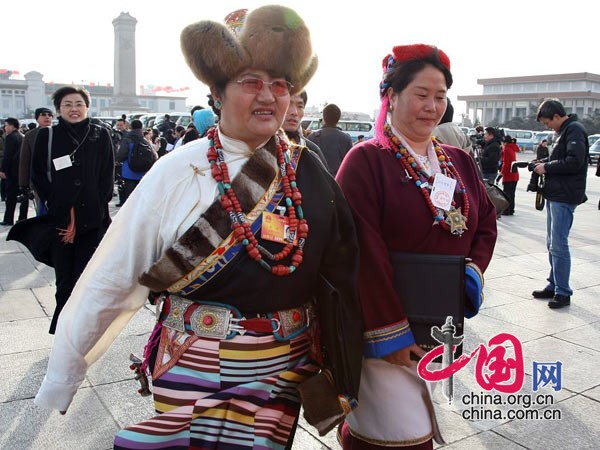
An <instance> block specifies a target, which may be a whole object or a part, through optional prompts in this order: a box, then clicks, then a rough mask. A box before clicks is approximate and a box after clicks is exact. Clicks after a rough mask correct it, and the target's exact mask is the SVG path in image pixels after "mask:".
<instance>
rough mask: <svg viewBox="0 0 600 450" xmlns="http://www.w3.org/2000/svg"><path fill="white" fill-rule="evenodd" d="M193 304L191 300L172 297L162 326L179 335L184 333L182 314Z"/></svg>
mask: <svg viewBox="0 0 600 450" xmlns="http://www.w3.org/2000/svg"><path fill="white" fill-rule="evenodd" d="M193 304H194V302H193V301H191V300H186V299H183V298H181V297H176V296H174V295H172V296H171V307H170V309H169V315H168V316H167V317H166V318H165V320H164V322H163V325H164V326H166V327H169V328H172V329H173V330H177V331H179V332H181V333H185V320H184V314H185V312H186V311H187V309H188V308H189V307H190V305H193Z"/></svg>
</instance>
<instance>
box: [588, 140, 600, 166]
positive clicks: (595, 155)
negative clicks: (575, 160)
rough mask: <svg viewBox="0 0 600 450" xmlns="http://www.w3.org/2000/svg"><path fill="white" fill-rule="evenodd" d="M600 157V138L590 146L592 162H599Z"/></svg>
mask: <svg viewBox="0 0 600 450" xmlns="http://www.w3.org/2000/svg"><path fill="white" fill-rule="evenodd" d="M599 158H600V139H596V141H594V143H593V144H592V145H591V146H590V164H597V163H598V159H599Z"/></svg>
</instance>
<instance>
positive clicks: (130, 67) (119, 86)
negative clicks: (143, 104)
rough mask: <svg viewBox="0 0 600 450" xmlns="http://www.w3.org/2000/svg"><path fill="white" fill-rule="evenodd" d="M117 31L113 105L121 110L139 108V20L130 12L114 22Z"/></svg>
mask: <svg viewBox="0 0 600 450" xmlns="http://www.w3.org/2000/svg"><path fill="white" fill-rule="evenodd" d="M112 24H113V27H114V29H115V61H114V66H115V78H114V99H113V104H114V106H115V107H118V108H119V109H125V108H123V107H126V106H130V107H131V108H132V109H135V108H136V107H137V108H139V102H138V101H137V96H136V92H135V88H136V81H135V26H136V24H137V19H135V18H134V17H132V16H131V15H130V14H129V13H128V12H127V13H121V14H120V15H119V17H117V18H116V19H114V20H113V22H112Z"/></svg>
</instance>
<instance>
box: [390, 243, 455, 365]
mask: <svg viewBox="0 0 600 450" xmlns="http://www.w3.org/2000/svg"><path fill="white" fill-rule="evenodd" d="M390 261H391V263H392V268H393V270H394V287H395V289H396V292H397V293H398V297H399V298H400V300H401V301H402V306H403V308H404V312H405V313H406V316H407V317H408V322H409V323H410V329H411V331H412V333H413V336H414V338H415V342H416V343H417V345H419V347H421V348H422V349H423V350H425V351H426V352H428V351H430V350H433V349H434V348H435V347H437V346H439V345H440V343H439V342H438V341H436V340H435V339H434V338H433V337H432V336H431V327H433V326H437V327H439V328H442V326H443V325H444V323H445V322H446V318H447V317H448V316H452V323H453V324H454V326H455V327H456V336H460V335H462V334H463V330H464V322H465V258H464V256H459V255H436V254H425V253H404V252H391V253H390ZM432 276H434V277H435V282H434V283H432V282H431V277H432ZM461 354H462V344H461V345H459V346H457V348H456V351H455V353H454V357H455V358H458V357H459V356H460V355H461ZM411 356H412V355H411ZM413 359H414V358H413ZM440 359H441V358H440Z"/></svg>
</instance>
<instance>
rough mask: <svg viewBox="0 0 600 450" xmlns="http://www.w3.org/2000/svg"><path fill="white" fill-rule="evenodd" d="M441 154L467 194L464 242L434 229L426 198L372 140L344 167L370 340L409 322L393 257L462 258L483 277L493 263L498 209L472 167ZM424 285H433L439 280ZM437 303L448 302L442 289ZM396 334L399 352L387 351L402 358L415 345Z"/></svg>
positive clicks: (459, 203)
mask: <svg viewBox="0 0 600 450" xmlns="http://www.w3.org/2000/svg"><path fill="white" fill-rule="evenodd" d="M443 148H444V149H445V151H446V152H447V154H448V155H449V157H450V159H451V161H452V162H453V164H454V166H455V167H456V169H457V170H458V172H459V174H460V176H461V178H462V180H463V182H464V184H465V188H466V191H467V196H468V201H469V212H468V216H467V230H466V231H465V232H464V234H463V235H462V237H459V236H455V235H452V234H451V233H450V232H449V231H448V230H445V229H443V228H442V227H441V226H440V225H433V223H434V219H433V215H432V212H431V210H430V209H429V207H428V205H427V203H426V201H425V198H424V197H423V194H422V193H421V192H420V189H419V188H417V187H416V186H415V184H414V180H410V179H408V177H407V173H406V172H405V170H404V167H403V165H402V163H401V162H400V161H399V160H397V159H396V157H395V155H394V152H393V151H392V150H391V149H384V148H382V147H380V146H379V145H378V144H376V143H375V140H370V141H366V142H364V143H361V144H359V145H357V146H355V147H354V148H352V150H351V151H350V152H349V153H348V154H347V155H346V158H345V159H344V162H343V163H342V166H341V167H340V171H339V172H338V175H337V178H336V179H337V181H338V183H339V184H340V186H341V187H342V190H343V192H344V195H345V196H346V199H347V201H348V203H349V205H350V208H351V210H352V213H353V216H354V221H355V224H356V230H357V234H358V240H359V246H360V271H359V285H358V289H359V296H360V300H361V303H362V308H363V314H364V321H365V329H366V334H367V336H368V335H369V332H370V331H373V330H377V329H382V328H388V327H391V328H394V327H402V326H404V328H406V323H407V321H406V315H405V313H404V310H403V307H402V303H401V301H400V299H399V298H398V295H397V294H396V291H395V290H394V282H393V281H394V280H393V273H392V266H391V264H390V260H389V252H390V251H400V252H412V253H437V254H453V255H464V256H465V257H468V258H471V259H472V260H473V262H474V263H475V264H477V265H478V266H479V268H480V269H481V270H482V272H483V271H484V270H485V269H486V268H487V266H488V264H489V262H490V259H491V257H492V253H493V250H494V245H495V242H496V210H495V207H494V205H493V204H492V202H491V201H490V199H489V198H488V196H487V193H486V190H485V187H484V186H483V184H482V183H481V181H480V179H479V173H478V171H477V168H476V166H475V163H474V161H473V159H472V158H471V157H470V156H469V155H468V154H467V153H465V152H464V151H462V150H460V149H457V148H455V147H447V146H443ZM454 198H455V201H456V207H457V208H458V207H462V211H463V213H464V210H465V208H464V205H463V198H462V195H460V194H457V195H455V197H454ZM425 282H431V283H435V273H431V274H430V277H429V279H428V280H425ZM440 295H444V287H443V286H440ZM402 323H404V325H402ZM396 334H397V336H396V337H399V339H397V340H396V339H395V338H394V339H390V341H392V342H393V343H392V344H391V345H392V347H395V349H390V348H389V346H387V347H388V350H391V351H395V350H399V349H401V348H404V347H406V346H408V345H410V344H411V343H412V342H414V339H412V333H410V332H403V331H402V332H400V333H396ZM400 335H402V336H400ZM411 339H412V342H410V341H411ZM369 344H370V342H369V339H367V345H369ZM389 344H390V343H388V345H389ZM391 351H390V353H391Z"/></svg>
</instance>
